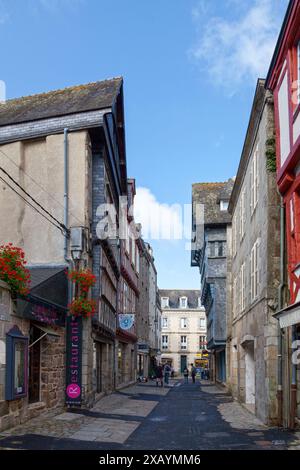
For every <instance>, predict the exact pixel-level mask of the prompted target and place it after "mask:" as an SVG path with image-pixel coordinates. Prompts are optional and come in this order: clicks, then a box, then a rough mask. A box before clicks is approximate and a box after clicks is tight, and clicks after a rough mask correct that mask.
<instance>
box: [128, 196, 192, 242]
mask: <svg viewBox="0 0 300 470" xmlns="http://www.w3.org/2000/svg"><path fill="white" fill-rule="evenodd" d="M183 212H184V210H183V209H182V207H181V205H180V204H174V205H168V204H162V203H160V202H159V201H158V200H157V199H156V197H155V196H154V194H152V192H151V191H150V190H149V189H148V188H143V187H138V188H137V190H136V197H135V202H134V218H135V221H136V222H137V223H141V224H142V234H143V237H144V238H146V239H148V240H149V239H156V240H158V239H165V240H179V239H181V238H182V237H183V223H182V220H183Z"/></svg>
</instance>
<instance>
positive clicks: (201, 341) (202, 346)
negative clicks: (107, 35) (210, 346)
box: [199, 336, 206, 349]
mask: <svg viewBox="0 0 300 470" xmlns="http://www.w3.org/2000/svg"><path fill="white" fill-rule="evenodd" d="M199 349H206V336H199Z"/></svg>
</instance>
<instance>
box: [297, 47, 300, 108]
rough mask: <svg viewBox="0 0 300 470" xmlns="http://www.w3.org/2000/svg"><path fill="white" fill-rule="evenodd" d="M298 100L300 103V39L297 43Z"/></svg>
mask: <svg viewBox="0 0 300 470" xmlns="http://www.w3.org/2000/svg"><path fill="white" fill-rule="evenodd" d="M297 81H298V83H297V102H298V104H299V103H300V41H299V42H298V44H297Z"/></svg>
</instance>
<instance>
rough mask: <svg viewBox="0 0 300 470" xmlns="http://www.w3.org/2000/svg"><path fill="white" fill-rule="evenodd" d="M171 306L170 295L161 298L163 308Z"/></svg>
mask: <svg viewBox="0 0 300 470" xmlns="http://www.w3.org/2000/svg"><path fill="white" fill-rule="evenodd" d="M166 307H169V297H162V298H161V308H166Z"/></svg>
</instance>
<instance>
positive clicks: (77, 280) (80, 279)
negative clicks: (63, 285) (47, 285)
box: [68, 269, 96, 295]
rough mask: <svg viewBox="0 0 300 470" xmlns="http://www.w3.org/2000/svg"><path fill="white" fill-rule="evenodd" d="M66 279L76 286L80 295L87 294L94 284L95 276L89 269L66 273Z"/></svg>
mask: <svg viewBox="0 0 300 470" xmlns="http://www.w3.org/2000/svg"><path fill="white" fill-rule="evenodd" d="M68 277H69V279H70V280H71V281H72V282H74V284H78V286H79V292H80V295H84V294H87V293H88V291H89V289H90V288H91V287H93V286H94V285H95V282H96V276H95V275H94V274H93V273H92V271H91V270H90V269H81V270H79V271H76V270H72V271H70V272H68Z"/></svg>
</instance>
